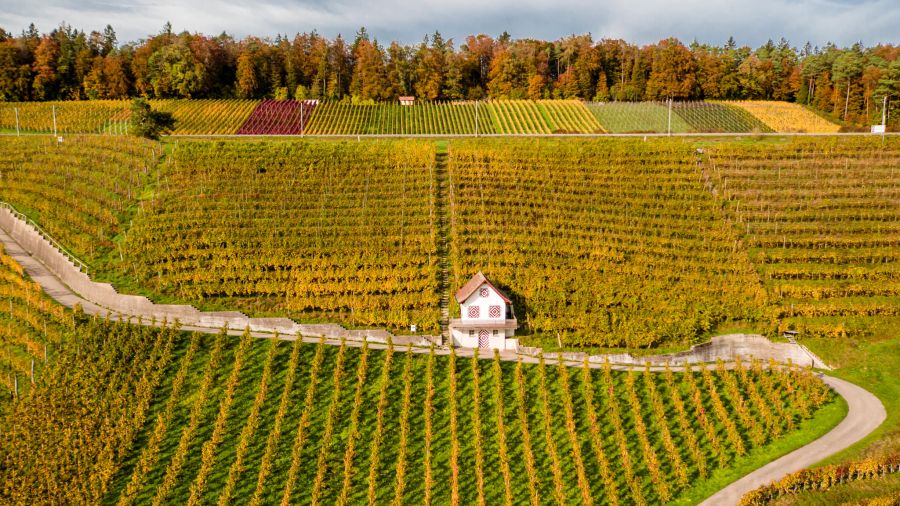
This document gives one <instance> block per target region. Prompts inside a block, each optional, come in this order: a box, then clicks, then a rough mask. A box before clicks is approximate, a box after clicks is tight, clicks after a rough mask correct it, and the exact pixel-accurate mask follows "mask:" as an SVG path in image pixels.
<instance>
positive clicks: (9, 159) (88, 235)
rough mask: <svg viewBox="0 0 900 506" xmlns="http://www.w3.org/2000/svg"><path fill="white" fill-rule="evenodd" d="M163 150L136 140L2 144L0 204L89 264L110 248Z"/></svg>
mask: <svg viewBox="0 0 900 506" xmlns="http://www.w3.org/2000/svg"><path fill="white" fill-rule="evenodd" d="M160 149H161V147H160V146H159V144H157V143H153V142H149V141H143V140H140V139H136V138H133V137H110V136H72V137H66V139H65V141H64V142H62V143H58V142H57V141H56V139H54V138H52V137H32V136H23V137H2V138H0V200H2V201H6V202H8V203H10V204H12V205H13V206H15V207H16V209H17V210H19V211H20V212H23V213H25V214H27V215H28V216H29V217H31V218H32V219H34V220H35V221H37V222H38V223H39V224H40V226H41V227H42V228H44V230H46V231H47V232H48V233H49V234H50V235H51V236H53V237H54V238H56V239H57V240H59V241H60V242H62V243H63V245H64V246H65V247H66V248H69V249H71V250H72V251H73V253H75V254H76V255H79V256H80V257H82V258H83V259H84V260H91V259H94V258H96V257H97V256H98V255H99V253H100V252H101V251H102V250H104V249H108V248H111V247H112V246H113V242H112V238H113V237H115V236H116V235H117V234H118V233H119V232H120V231H121V230H122V220H123V219H124V217H125V216H126V215H127V214H128V213H129V208H130V207H131V206H133V205H134V204H135V203H136V202H137V198H138V196H139V195H140V193H141V191H142V189H143V187H144V184H145V182H146V181H145V178H146V176H147V175H148V174H149V173H150V170H151V169H152V167H153V165H154V164H155V163H156V159H157V157H158V156H159V154H160Z"/></svg>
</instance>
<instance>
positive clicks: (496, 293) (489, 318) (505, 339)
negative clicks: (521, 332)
mask: <svg viewBox="0 0 900 506" xmlns="http://www.w3.org/2000/svg"><path fill="white" fill-rule="evenodd" d="M456 302H458V303H459V308H460V318H453V319H451V320H450V339H451V340H452V341H453V345H454V346H462V347H466V348H484V349H498V350H515V349H516V347H517V346H518V339H512V337H513V335H515V331H516V329H517V328H518V327H519V324H518V322H517V321H516V317H515V315H514V314H513V309H512V302H511V301H510V299H509V297H507V296H506V294H504V293H503V292H502V291H500V290H499V289H498V288H497V287H496V286H494V284H493V283H491V282H490V280H488V279H487V278H486V277H485V275H484V274H482V273H481V272H479V273H478V274H476V275H474V276H472V279H470V280H469V282H468V283H466V284H465V285H464V286H463V287H462V288H460V289H459V290H457V292H456Z"/></svg>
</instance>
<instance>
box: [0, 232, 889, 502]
mask: <svg viewBox="0 0 900 506" xmlns="http://www.w3.org/2000/svg"><path fill="white" fill-rule="evenodd" d="M0 244H3V246H4V247H5V250H6V254H7V255H9V256H10V257H12V258H13V259H14V260H15V261H17V262H18V263H19V264H20V265H22V267H23V268H24V269H25V271H26V272H27V273H28V275H29V276H30V277H31V279H32V280H34V281H35V282H37V283H38V284H40V285H41V286H42V287H43V289H44V291H45V292H46V293H47V294H48V295H50V296H51V297H52V298H54V299H56V300H57V301H58V302H59V303H61V304H63V305H65V306H67V307H70V308H71V307H73V306H74V305H75V304H81V306H82V308H83V309H84V311H85V313H87V314H101V315H108V314H109V312H108V310H106V309H105V308H102V307H100V306H97V305H96V304H93V303H92V302H90V301H87V300H85V299H83V298H81V297H79V296H78V295H76V294H74V293H73V292H72V291H71V290H70V289H69V288H68V287H67V286H65V285H64V284H63V283H62V282H61V281H60V280H59V279H58V278H57V277H56V276H54V275H53V274H52V273H51V272H50V271H49V269H47V268H46V267H45V266H44V265H43V264H42V263H40V262H39V261H38V260H36V259H35V258H34V257H32V256H31V255H30V254H28V252H26V251H25V250H24V249H23V248H22V247H21V246H19V244H18V243H17V242H16V241H15V240H13V239H12V238H11V237H10V236H9V235H8V234H7V233H6V232H5V231H4V230H2V229H0ZM142 323H143V324H145V325H150V324H152V323H151V321H150V320H144V321H142ZM182 329H183V330H188V331H200V332H207V333H216V332H218V330H217V329H211V328H202V327H182ZM229 333H230V334H240V333H241V331H240V330H233V331H230V332H229ZM253 335H255V336H257V337H264V338H265V337H268V338H271V337H273V335H272V334H265V333H257V332H254V333H253ZM279 337H281V338H282V339H296V337H294V336H279ZM303 339H304V341H309V342H317V341H318V340H319V339H318V338H303ZM339 342H340V341H339V340H338V339H331V340H329V344H338V343H339ZM348 344H349V345H351V346H360V345H361V342H360V343H351V342H348ZM369 346H370V347H373V348H383V347H385V346H384V345H379V344H376V343H371V344H370V345H369ZM414 351H416V352H419V353H428V352H429V350H428V349H425V348H422V349H414ZM436 352H437V353H438V354H447V353H449V350H445V349H440V350H436ZM471 354H472V350H466V349H458V350H457V355H458V356H461V357H465V356H471ZM500 355H501V359H503V360H522V361H523V362H527V363H530V362H537V361H538V359H537V358H535V357H530V356H523V355H517V354H515V353H511V352H502V353H501V354H500ZM483 358H486V359H490V358H492V354H489V353H485V354H484V357H483ZM565 363H566V365H569V366H573V367H580V366H581V365H582V362H580V361H565ZM590 367H592V368H597V367H601V364H597V363H592V364H590ZM613 368H614V369H628V368H629V367H627V366H613ZM662 369H663V368H661V367H653V368H652V370H655V371H656V370H662ZM679 369H680V368H679ZM822 379H823V381H825V383H826V384H828V385H829V386H830V387H831V388H832V389H834V390H835V391H836V392H837V393H838V395H840V396H841V397H843V398H844V399H845V400H846V401H847V404H848V407H849V410H848V413H847V416H846V417H845V418H844V420H843V421H841V423H840V424H838V426H837V427H835V428H834V429H832V430H831V431H830V432H829V433H827V434H825V435H824V436H822V437H821V438H819V439H817V440H815V441H813V442H812V443H810V444H808V445H806V446H804V447H802V448H799V449H797V450H795V451H793V452H791V453H789V454H787V455H785V456H783V457H781V458H780V459H778V460H775V461H774V462H770V463H769V464H767V465H765V466H763V467H761V468H759V469H757V470H756V471H753V472H752V473H750V474H748V475H746V476H744V477H743V478H741V479H739V480H737V481H735V482H733V483H731V484H730V485H728V486H726V487H725V488H723V489H722V490H720V491H719V492H717V493H716V494H715V495H713V496H711V497H710V498H708V499H706V500H705V501H703V502H702V503H701V506H720V505H736V504H737V503H738V501H739V500H740V498H741V496H743V495H744V494H745V493H747V492H749V491H751V490H753V489H755V488H758V487H760V486H762V485H765V484H768V483H771V482H773V481H777V480H779V479H781V478H782V477H784V476H785V475H787V474H790V473H793V472H796V471H799V470H800V469H803V468H806V467H809V466H812V465H814V464H816V463H817V462H820V461H821V460H823V459H825V458H827V457H828V456H830V455H832V454H834V453H837V452H839V451H841V450H843V449H844V448H847V447H848V446H850V445H852V444H853V443H855V442H857V441H859V440H860V439H862V438H864V437H865V436H867V435H868V434H869V433H871V432H872V431H873V430H875V429H876V428H877V427H878V426H879V425H881V423H882V422H883V421H884V419H885V418H886V417H887V413H886V412H885V409H884V406H883V405H882V404H881V401H879V400H878V398H877V397H875V396H874V395H872V394H871V393H869V392H868V391H866V390H865V389H863V388H860V387H858V386H856V385H854V384H853V383H850V382H848V381H845V380H842V379H838V378H834V377H831V376H823V378H822Z"/></svg>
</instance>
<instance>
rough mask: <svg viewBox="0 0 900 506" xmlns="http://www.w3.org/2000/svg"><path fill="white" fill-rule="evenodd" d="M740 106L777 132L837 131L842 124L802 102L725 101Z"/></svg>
mask: <svg viewBox="0 0 900 506" xmlns="http://www.w3.org/2000/svg"><path fill="white" fill-rule="evenodd" d="M725 103H726V104H728V105H731V106H734V107H739V108H741V109H743V110H745V111H747V112H749V113H750V114H752V115H753V116H755V117H757V118H758V119H759V120H760V121H762V122H763V123H765V124H766V125H767V126H768V127H769V128H771V129H772V130H774V131H776V132H809V133H835V132H837V131H839V130H840V128H841V127H840V126H839V125H837V124H835V123H832V122H830V121H828V120H826V119H824V118H822V117H821V116H819V115H818V114H816V113H814V112H812V111H811V110H809V109H806V108H804V107H803V106H802V105H800V104H794V103H791V102H777V101H774V100H737V101H732V102H725Z"/></svg>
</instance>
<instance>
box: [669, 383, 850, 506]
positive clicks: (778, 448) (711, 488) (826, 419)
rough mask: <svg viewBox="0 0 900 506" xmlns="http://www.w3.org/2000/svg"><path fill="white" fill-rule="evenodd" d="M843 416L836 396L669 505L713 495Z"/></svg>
mask: <svg viewBox="0 0 900 506" xmlns="http://www.w3.org/2000/svg"><path fill="white" fill-rule="evenodd" d="M846 416H847V402H846V401H844V399H843V398H840V397H838V398H837V399H836V400H835V401H834V402H831V403H829V404H827V405H825V406H824V407H822V408H821V409H820V410H819V411H818V412H817V413H816V414H815V416H814V417H813V418H811V419H808V420H803V421H802V422H800V423H799V424H798V426H797V430H795V431H794V432H790V433H788V434H787V435H785V436H783V437H782V438H780V439H778V440H776V441H773V442H770V443H769V444H767V445H765V446H762V447H759V448H753V449H751V450H749V451H748V453H747V455H744V456H743V457H734V458H732V459H731V460H730V464H731V465H730V466H729V467H727V468H724V469H716V470H714V471H713V472H712V473H711V474H710V477H709V478H708V479H707V480H704V481H700V482H698V484H697V486H695V487H693V488H689V489H687V490H686V491H684V492H682V493H681V494H679V495H678V496H677V497H676V498H674V499H673V501H672V503H671V504H696V503H698V502H701V501H702V500H703V499H705V498H707V497H709V496H711V495H713V494H714V493H716V492H718V491H719V490H721V489H722V488H724V487H725V486H726V485H728V484H729V483H732V482H734V481H736V480H738V479H739V478H741V477H743V476H745V475H747V474H749V473H751V472H753V471H754V470H756V469H758V468H760V467H762V466H764V465H766V464H767V463H769V462H772V461H774V460H776V459H778V458H780V457H782V456H784V455H787V454H788V453H790V452H792V451H794V450H796V449H797V448H800V447H802V446H804V445H807V444H809V443H811V442H813V441H815V440H816V439H818V438H820V437H822V436H823V435H825V434H826V433H828V432H829V431H830V430H831V429H833V428H834V427H835V426H837V424H839V423H840V422H841V420H843V419H844V417H846Z"/></svg>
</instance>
